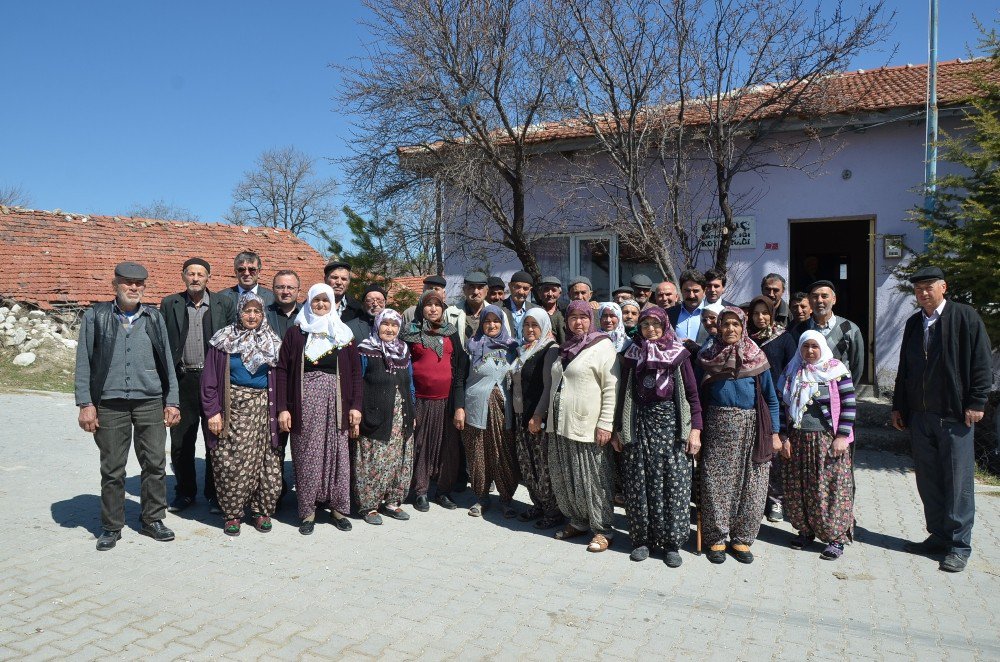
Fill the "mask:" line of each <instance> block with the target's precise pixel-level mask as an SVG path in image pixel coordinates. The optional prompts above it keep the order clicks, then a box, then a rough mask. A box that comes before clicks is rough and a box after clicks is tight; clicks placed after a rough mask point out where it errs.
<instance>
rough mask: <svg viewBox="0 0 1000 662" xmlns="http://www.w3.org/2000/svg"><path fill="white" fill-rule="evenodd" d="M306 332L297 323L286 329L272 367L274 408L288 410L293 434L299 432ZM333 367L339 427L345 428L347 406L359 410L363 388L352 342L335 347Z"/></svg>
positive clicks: (346, 424) (356, 352)
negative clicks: (338, 347)
mask: <svg viewBox="0 0 1000 662" xmlns="http://www.w3.org/2000/svg"><path fill="white" fill-rule="evenodd" d="M308 335H309V334H307V333H304V332H303V331H302V329H301V328H299V327H297V326H296V327H293V328H292V329H289V330H288V333H286V334H285V337H284V339H283V340H282V341H281V352H280V353H279V354H278V365H277V366H276V367H275V373H276V375H277V379H276V382H277V405H278V411H279V412H282V411H287V412H289V413H291V415H292V432H293V433H294V434H302V373H303V363H304V362H305V355H304V353H303V352H304V351H305V347H306V337H307V336H308ZM337 367H338V371H339V372H340V383H339V384H338V385H337V386H338V389H339V390H338V399H339V400H340V402H341V412H340V415H341V417H340V429H341V430H342V431H345V432H346V431H348V429H349V428H350V417H349V415H348V414H349V412H350V410H352V409H354V410H356V411H361V401H362V397H363V388H364V387H363V386H362V379H361V361H360V359H359V358H358V348H357V347H355V345H354V343H353V342H351V343H350V344H349V345H347V346H346V347H341V348H340V349H338V350H337Z"/></svg>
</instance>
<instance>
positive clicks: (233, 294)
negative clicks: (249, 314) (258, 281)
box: [219, 285, 274, 319]
mask: <svg viewBox="0 0 1000 662" xmlns="http://www.w3.org/2000/svg"><path fill="white" fill-rule="evenodd" d="M219 294H221V295H222V296H224V297H226V298H228V299H229V300H230V301H232V302H233V310H236V302H237V300H239V298H240V287H239V285H233V286H232V287H227V288H226V289H224V290H220V291H219ZM257 296H259V297H260V298H261V300H262V301H263V302H264V307H265V308H267V307H268V306H270V305H271V304H272V303H274V292H272V291H271V290H269V289H267V288H266V287H264V286H263V285H257ZM234 319H235V318H234Z"/></svg>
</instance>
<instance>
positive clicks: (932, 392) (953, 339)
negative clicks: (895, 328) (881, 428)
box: [892, 301, 993, 421]
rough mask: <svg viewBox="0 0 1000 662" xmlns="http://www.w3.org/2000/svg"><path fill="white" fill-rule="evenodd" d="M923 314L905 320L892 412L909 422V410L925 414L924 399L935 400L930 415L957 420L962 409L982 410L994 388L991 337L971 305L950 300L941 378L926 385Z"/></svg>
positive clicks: (943, 335) (944, 327)
mask: <svg viewBox="0 0 1000 662" xmlns="http://www.w3.org/2000/svg"><path fill="white" fill-rule="evenodd" d="M922 316H923V312H922V311H919V310H918V311H917V312H916V313H914V314H913V315H911V316H910V318H909V319H908V320H906V326H905V327H903V342H902V345H901V346H900V348H899V368H898V370H897V372H896V389H895V392H894V393H893V397H892V408H893V409H894V410H896V411H898V412H900V413H901V414H902V415H903V420H908V419H909V415H910V413H911V412H913V411H921V410H925V409H924V407H923V403H924V402H925V401H926V398H927V397H928V396H931V397H932V398H933V400H934V402H935V409H937V408H939V409H940V411H936V412H934V413H937V414H940V415H941V416H943V417H946V418H950V419H954V420H958V421H962V420H964V419H965V410H966V409H973V410H975V411H985V409H986V399H987V397H988V396H989V392H990V387H991V386H992V385H993V372H992V366H993V360H992V356H991V349H990V339H989V336H988V335H987V334H986V325H985V324H983V320H982V318H980V317H979V313H977V312H976V311H975V309H974V308H972V307H971V306H966V305H965V304H961V303H955V302H953V301H949V302H948V303H946V304H945V306H944V310H943V311H941V319H939V320H938V321H937V322H936V323H935V324H940V325H941V329H940V332H941V356H940V362H941V368H942V369H941V370H939V371H937V374H939V375H940V377H941V379H939V380H935V382H934V383H927V382H926V380H925V374H924V371H923V370H922V369H921V363H922V361H921V360H920V359H921V358H922V357H923V353H924V322H923V319H922Z"/></svg>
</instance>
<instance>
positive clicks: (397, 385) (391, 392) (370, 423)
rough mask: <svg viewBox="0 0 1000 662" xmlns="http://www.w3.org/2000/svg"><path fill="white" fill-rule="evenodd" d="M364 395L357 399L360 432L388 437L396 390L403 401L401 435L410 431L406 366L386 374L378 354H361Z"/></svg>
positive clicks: (409, 375) (410, 401) (411, 411)
mask: <svg viewBox="0 0 1000 662" xmlns="http://www.w3.org/2000/svg"><path fill="white" fill-rule="evenodd" d="M361 360H362V362H363V363H364V396H363V399H362V403H361V435H362V436H364V437H368V438H369V439H374V440H376V441H389V438H390V437H391V436H392V418H393V414H394V413H395V412H394V411H393V409H394V407H393V405H394V404H395V400H396V393H399V396H400V399H401V401H402V404H403V411H402V414H403V439H408V438H409V437H410V435H412V434H413V417H414V408H413V393H412V388H413V375H412V373H411V372H410V370H409V369H406V370H397V371H396V372H395V373H393V374H390V373H389V371H388V370H386V367H385V359H384V358H382V357H381V356H378V357H375V356H365V355H363V354H362V357H361Z"/></svg>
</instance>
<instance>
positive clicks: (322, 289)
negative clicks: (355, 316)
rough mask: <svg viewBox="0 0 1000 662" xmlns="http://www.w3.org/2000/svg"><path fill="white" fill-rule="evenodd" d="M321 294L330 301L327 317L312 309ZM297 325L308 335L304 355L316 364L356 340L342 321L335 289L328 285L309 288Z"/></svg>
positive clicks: (320, 284) (319, 284) (296, 319)
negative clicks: (314, 300)
mask: <svg viewBox="0 0 1000 662" xmlns="http://www.w3.org/2000/svg"><path fill="white" fill-rule="evenodd" d="M320 294H325V295H326V296H327V298H329V299H330V312H328V313H327V314H326V315H317V314H316V313H314V312H313V309H312V302H313V299H315V298H316V297H317V296H319V295H320ZM295 324H296V325H297V326H298V327H299V328H300V329H302V331H303V332H304V333H307V334H308V337H307V338H306V347H305V350H304V353H305V355H306V358H307V359H309V360H310V361H312V362H314V363H315V362H316V361H318V360H319V359H320V358H322V357H323V356H325V355H326V354H329V353H330V352H331V351H333V350H334V349H340V348H341V347H346V346H347V345H350V344H351V342H352V341H353V340H354V332H353V331H351V329H350V328H349V327H348V326H347V325H346V324H344V323H343V322H342V321H341V320H340V313H338V312H337V304H336V299H335V297H334V293H333V288H332V287H330V286H329V285H327V284H326V283H316V284H315V285H313V286H312V287H310V288H309V294H308V295H307V298H306V302H305V305H303V306H302V310H300V311H299V314H298V315H296V316H295Z"/></svg>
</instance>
